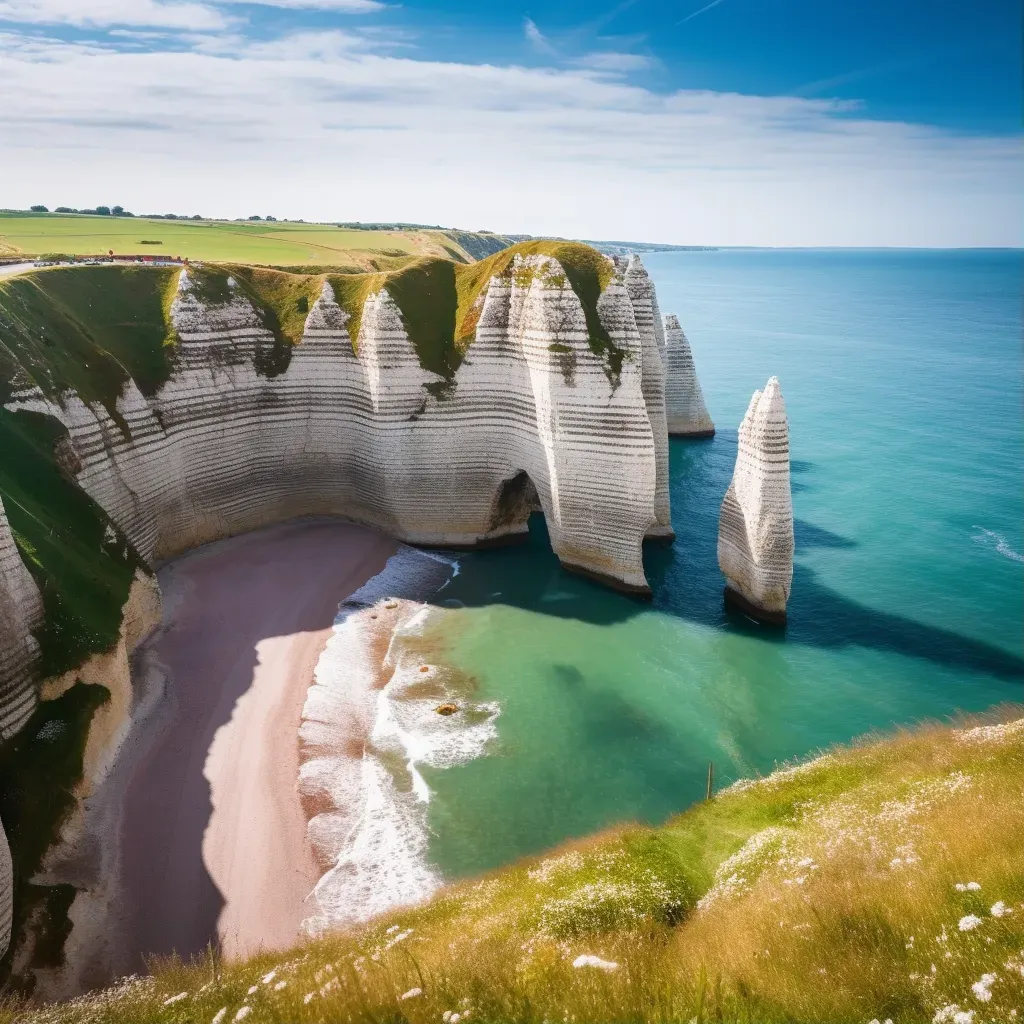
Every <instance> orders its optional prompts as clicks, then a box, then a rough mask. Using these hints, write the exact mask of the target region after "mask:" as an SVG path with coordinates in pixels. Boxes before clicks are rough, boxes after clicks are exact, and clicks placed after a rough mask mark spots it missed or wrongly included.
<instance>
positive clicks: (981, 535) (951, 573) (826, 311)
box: [424, 251, 1024, 876]
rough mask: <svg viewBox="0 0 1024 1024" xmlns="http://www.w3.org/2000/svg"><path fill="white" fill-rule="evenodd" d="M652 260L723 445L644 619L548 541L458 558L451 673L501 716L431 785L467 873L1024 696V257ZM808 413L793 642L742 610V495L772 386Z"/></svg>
mask: <svg viewBox="0 0 1024 1024" xmlns="http://www.w3.org/2000/svg"><path fill="white" fill-rule="evenodd" d="M645 262H646V264H647V266H648V268H649V270H650V271H651V274H652V276H653V277H654V279H655V282H656V284H657V287H658V294H659V299H660V302H661V307H662V310H663V312H677V313H678V314H679V316H680V319H681V321H682V323H683V326H684V329H685V330H686V332H687V335H688V337H689V338H690V341H691V344H692V347H693V350H694V355H695V359H696V362H697V370H698V374H699V376H700V379H701V382H702V385H703V388H704V393H705V397H706V399H707V404H708V407H709V409H710V411H711V415H712V417H713V418H714V420H715V422H716V425H717V427H718V431H719V432H718V435H717V436H716V437H715V438H714V440H712V441H691V442H685V441H673V442H672V444H671V478H672V481H671V488H672V518H673V523H674V526H675V530H676V533H677V540H676V543H675V545H674V546H672V547H671V548H668V549H665V548H659V547H656V546H652V547H650V549H649V550H648V553H647V557H646V564H647V571H648V575H649V577H650V579H651V583H652V585H653V587H654V590H655V595H654V600H653V602H652V603H651V604H646V605H645V604H640V603H637V602H635V601H633V600H631V599H629V598H624V597H621V596H619V595H616V594H613V593H610V592H608V591H606V590H604V589H602V588H600V587H598V586H596V585H594V584H591V583H589V582H587V581H584V580H581V579H578V578H576V577H574V576H570V575H568V574H566V573H564V572H562V571H561V570H560V569H559V567H558V564H557V561H556V560H555V559H554V557H553V556H552V554H551V553H550V550H549V549H548V547H547V540H546V536H545V534H544V528H543V524H542V523H541V522H537V523H534V524H532V525H533V534H532V539H531V544H530V545H529V547H528V548H526V549H515V550H505V551H495V552H481V553H478V554H473V555H468V556H465V557H461V558H460V562H461V572H460V575H459V576H458V577H457V578H456V579H455V580H454V581H453V582H452V583H451V584H449V585H448V586H447V587H446V588H445V590H444V591H443V592H442V593H441V594H439V595H438V598H439V599H440V598H444V599H445V600H446V603H448V604H449V605H451V604H454V603H458V602H461V603H462V604H464V605H465V606H466V607H465V608H463V609H461V610H460V611H459V612H458V614H457V616H455V617H454V618H450V620H449V621H450V642H451V651H452V660H453V661H454V662H455V663H456V664H458V665H459V666H460V667H461V668H463V669H465V670H467V671H469V672H471V673H473V674H474V675H475V676H476V677H477V678H478V680H479V683H480V699H483V700H498V701H500V702H501V704H502V708H503V712H502V715H501V717H500V718H499V720H498V732H499V738H498V741H497V743H496V744H495V745H494V747H493V748H492V752H491V755H490V756H488V757H484V758H481V759H479V760H476V761H473V762H471V763H468V764H465V765H462V766H459V767H456V768H452V769H449V770H446V771H430V770H425V772H424V774H425V775H427V777H428V782H429V784H430V786H431V788H432V789H433V791H434V796H433V799H432V802H431V805H430V825H431V828H432V830H433V837H432V840H431V858H432V859H433V860H434V862H435V863H436V864H437V865H438V866H439V867H440V868H441V870H442V871H443V872H444V873H445V874H446V875H448V876H458V875H462V874H466V873H472V872H477V871H480V870H483V869H486V868H488V867H491V866H494V865H497V864H501V863H505V862H508V861H510V860H513V859H515V858H516V857H518V856H521V855H523V854H526V853H530V852H533V851H536V850H539V849H542V848H544V847H547V846H550V845H552V844H554V843H557V842H559V841H560V840H562V839H564V838H566V837H569V836H577V835H582V834H584V833H587V832H590V831H593V830H595V829H597V828H600V827H601V826H603V825H606V824H609V823H612V822H615V821H621V820H624V819H633V818H638V819H642V820H645V821H651V822H657V821H661V820H663V819H664V818H666V817H667V816H668V815H670V814H671V813H673V812H675V811H678V810H681V809H683V808H685V807H686V806H687V805H688V804H690V803H692V802H693V801H694V800H696V799H699V798H700V797H701V796H702V795H703V791H704V785H705V776H706V771H707V764H708V761H709V760H712V761H713V762H714V764H715V770H716V774H717V779H718V781H720V782H721V783H723V784H724V783H726V782H728V781H729V780H731V779H733V778H735V777H737V776H739V775H743V774H748V773H750V772H755V771H759V772H765V771H768V770H770V769H771V768H772V766H773V764H774V763H776V762H777V761H780V760H785V759H787V758H791V757H794V756H798V755H804V754H806V753H808V752H809V751H812V750H814V749H816V748H819V747H822V746H827V745H829V744H831V743H834V742H837V741H845V740H848V739H850V738H852V737H854V736H857V735H860V734H862V733H864V732H866V731H868V730H870V729H873V728H887V727H890V726H891V725H893V724H894V723H908V722H913V721H916V720H920V719H922V718H935V717H942V716H946V715H950V714H952V713H954V712H956V711H958V710H963V711H976V710H980V709H984V708H987V707H990V706H991V705H993V704H997V703H999V702H1002V701H1021V700H1024V687H1022V679H1024V675H1022V669H1024V662H1022V661H1021V654H1022V634H1021V623H1022V617H1024V597H1022V594H1024V588H1022V582H1024V578H1022V577H1024V561H1022V556H1021V552H1024V538H1022V523H1024V492H1022V487H1021V468H1022V464H1024V459H1022V455H1024V438H1022V426H1021V402H1022V381H1021V351H1020V327H1021V324H1020V275H1021V254H1020V253H1019V252H1017V253H1005V252H1004V253H993V252H899V251H895V252H893V251H882V252H841V251H803V252H785V251H779V252H772V251H747V252H744V251H723V252H707V253H680V254H658V255H654V256H650V257H647V258H646V259H645ZM773 373H774V374H777V375H778V376H779V377H780V380H781V382H782V387H783V392H784V394H785V397H786V402H787V406H788V409H789V416H790V435H791V448H792V456H793V488H794V494H793V498H794V506H795V513H796V518H797V527H796V542H797V553H796V570H795V575H794V582H793V596H792V599H791V602H790V607H789V611H790V625H789V626H788V628H787V630H786V631H785V633H784V634H781V635H780V634H776V633H769V632H765V631H764V630H761V629H758V628H756V627H754V626H753V625H752V624H749V623H748V622H746V620H743V619H736V618H732V617H731V616H728V615H727V614H726V613H725V612H724V611H723V608H722V603H721V587H722V579H721V576H720V575H719V572H718V568H717V565H716V561H715V540H716V529H717V515H718V506H719V504H720V502H721V499H722V496H723V494H724V493H725V489H726V487H727V486H728V482H729V478H730V476H731V472H732V466H733V461H734V459H735V452H736V426H737V424H738V423H739V421H740V419H741V418H742V415H743V411H744V409H745V408H746V405H747V403H748V401H749V399H750V395H751V393H752V392H753V391H754V389H755V388H758V387H761V386H763V384H764V382H765V380H766V379H767V378H768V377H769V376H770V375H771V374H773Z"/></svg>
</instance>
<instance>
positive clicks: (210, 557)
mask: <svg viewBox="0 0 1024 1024" xmlns="http://www.w3.org/2000/svg"><path fill="white" fill-rule="evenodd" d="M395 548H396V545H395V543H394V542H393V541H392V540H390V539H388V538H387V537H384V536H383V535H381V534H379V533H376V532H375V531H373V530H369V529H366V528H363V527H359V526H356V525H353V524H350V523H345V522H341V521H336V520H329V519H312V520H296V521H293V522H289V523H284V524H280V525H278V526H273V527H269V528H267V529H263V530H259V531H256V532H254V533H251V534H246V535H245V536H242V537H236V538H232V539H230V540H227V541H221V542H218V543H216V544H211V545H207V546H206V547H203V548H200V549H197V550H196V551H194V552H192V553H190V554H188V555H186V556H184V557H183V558H181V559H178V560H176V561H175V562H173V563H171V564H169V565H167V566H165V567H164V568H163V569H162V570H161V571H160V574H159V578H160V584H161V588H162V590H163V593H164V603H165V612H164V621H163V625H162V627H161V630H160V631H159V633H158V634H157V635H156V636H155V637H154V639H153V640H152V641H150V644H149V649H148V650H147V652H146V655H147V657H148V658H149V659H150V660H151V661H152V662H154V663H156V664H158V665H159V666H160V670H161V671H162V672H163V673H164V675H165V677H166V696H165V698H164V705H165V707H164V709H163V710H162V712H161V714H160V715H159V716H158V717H159V719H160V721H159V722H158V723H157V724H155V725H154V729H155V730H158V734H157V735H156V736H155V737H154V738H153V740H152V742H151V743H150V744H149V745H148V749H147V751H146V753H145V754H144V756H142V757H141V758H139V760H138V763H137V765H136V766H135V768H134V770H133V771H132V775H131V778H130V780H129V781H128V783H127V787H126V789H127V791H126V795H125V801H124V807H123V815H122V818H121V827H120V837H121V854H122V855H121V865H120V868H121V870H120V872H119V874H120V901H119V902H120V903H121V912H120V913H119V914H118V917H119V918H120V921H119V922H118V924H119V926H120V927H119V930H123V940H124V942H125V943H126V945H127V947H128V948H127V949H126V950H125V952H126V953H127V954H128V959H129V960H134V961H135V964H136V968H135V969H138V968H140V967H141V966H142V964H141V961H142V958H143V957H144V956H146V955H151V954H169V953H171V952H172V951H173V952H177V953H178V954H179V955H181V956H184V957H188V956H190V955H193V954H197V953H200V952H202V951H203V950H204V949H205V948H206V947H207V945H208V944H210V943H212V944H213V945H214V946H219V947H220V949H221V950H222V952H223V953H224V954H225V955H226V956H229V957H234V956H243V955H246V954H249V953H252V952H254V951H256V950H258V949H261V948H264V949H275V948H282V947H287V946H289V945H291V944H292V943H294V942H295V941H297V940H298V939H299V937H300V934H299V926H300V924H301V922H302V920H303V919H304V918H305V917H306V915H307V908H306V906H305V900H306V897H307V896H308V894H309V893H310V891H311V890H312V888H313V887H314V885H315V884H316V882H317V880H318V878H319V876H320V874H321V870H320V869H318V866H317V864H316V862H315V860H314V857H313V853H312V850H311V848H310V845H309V842H308V840H307V837H306V817H305V815H304V814H303V810H302V806H301V804H300V801H299V797H298V794H297V791H296V781H297V778H298V772H299V752H298V730H299V723H300V718H301V710H302V706H303V702H304V700H305V698H306V693H307V690H308V688H309V686H310V684H311V683H312V681H313V672H314V668H315V666H316V663H317V660H318V658H319V656H320V652H321V650H322V649H323V646H324V644H325V642H326V640H327V638H328V637H329V636H330V634H331V627H332V623H333V621H334V617H335V614H336V612H337V609H338V605H339V603H340V602H341V601H342V600H343V599H344V598H345V597H346V596H348V595H349V594H351V593H353V592H354V591H356V590H357V589H358V588H359V587H360V586H361V585H362V584H364V583H365V582H366V581H367V580H368V579H369V578H371V577H372V576H374V575H375V574H376V573H378V572H379V571H380V570H381V569H382V568H383V567H384V565H385V563H386V561H387V559H388V557H389V556H390V555H391V554H392V553H393V552H394V551H395Z"/></svg>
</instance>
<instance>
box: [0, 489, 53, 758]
mask: <svg viewBox="0 0 1024 1024" xmlns="http://www.w3.org/2000/svg"><path fill="white" fill-rule="evenodd" d="M42 619H43V599H42V597H41V595H40V593H39V588H38V587H37V586H36V583H35V580H33V579H32V576H31V574H30V573H29V571H28V569H27V568H26V567H25V563H24V562H22V560H21V555H20V554H19V552H18V548H17V545H16V544H15V542H14V536H13V535H12V533H11V526H10V523H9V522H8V521H7V513H6V511H5V510H4V505H3V502H2V501H0V739H7V738H8V737H9V736H13V735H14V734H15V733H16V732H17V731H18V730H19V729H20V728H21V727H22V726H23V725H24V724H25V722H26V721H27V720H28V717H29V715H31V714H32V711H33V709H34V708H35V705H36V689H35V682H36V675H35V664H36V661H37V660H38V658H39V644H38V643H37V642H36V638H35V636H34V635H33V632H32V631H33V630H34V629H36V628H37V627H38V626H39V625H40V624H41V623H42Z"/></svg>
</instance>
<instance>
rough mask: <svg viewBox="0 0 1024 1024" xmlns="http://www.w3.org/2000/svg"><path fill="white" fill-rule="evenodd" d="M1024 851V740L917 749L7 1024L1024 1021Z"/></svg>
mask: <svg viewBox="0 0 1024 1024" xmlns="http://www.w3.org/2000/svg"><path fill="white" fill-rule="evenodd" d="M1017 713H1018V714H1019V710H1018V711H1017ZM1022 836H1024V719H1017V720H1016V721H1012V720H1011V721H1010V722H1009V724H1003V725H983V726H977V727H974V728H959V729H957V728H952V727H942V726H932V727H925V728H921V729H916V730H914V731H911V732H907V733H902V734H899V735H897V736H895V737H893V738H890V739H886V740H881V741H876V742H874V743H870V744H866V745H861V746H856V747H853V748H851V749H839V750H836V751H833V752H831V753H829V754H827V755H825V756H823V757H819V758H818V759H816V760H814V761H811V762H808V763H805V764H801V765H797V766H793V767H789V768H786V769H783V770H780V771H778V772H776V773H775V774H773V775H771V776H769V777H767V778H765V779H761V780H754V781H749V782H742V783H738V784H736V785H734V786H732V787H731V788H730V789H728V790H725V791H723V792H722V793H719V794H718V795H717V796H716V797H715V798H714V799H713V800H711V801H710V802H707V803H704V804H701V805H698V806H696V807H694V808H692V809H691V810H689V811H687V812H685V813H684V814H682V815H680V816H679V817H677V818H675V819H674V820H672V821H670V822H668V823H667V824H666V825H664V826H662V827H660V828H645V827H641V826H624V827H620V828H618V829H615V830H611V831H608V832H605V833H603V834H600V835H597V836H594V837H592V838H590V839H587V840H583V841H579V842H573V843H569V844H567V845H565V846H563V847H562V848H560V849H559V850H556V851H554V852H553V853H551V854H549V855H548V856H546V857H542V858H538V859H534V860H530V861H526V862H523V863H521V864H517V865H514V866H512V867H510V868H507V869H504V870H502V871H498V872H495V873H493V874H491V875H488V876H485V877H483V878H481V879H478V880H474V881H470V882H465V883H462V884H459V885H456V886H452V887H450V888H448V889H446V890H443V891H442V892H441V893H439V894H438V895H437V896H436V897H435V898H434V899H433V900H432V901H431V902H429V903H428V904H426V905H424V906H421V907H418V908H414V909H409V910H405V911H396V912H394V913H392V914H389V915H387V916H385V917H383V918H381V919H379V920H377V921H374V922H371V923H370V924H369V925H366V926H364V927H363V928H361V929H358V930H355V931H352V932H351V933H348V934H339V935H334V936H329V937H325V938H322V939H319V940H316V941H311V942H309V943H307V944H306V945H302V946H298V947H296V948H295V949H294V950H291V951H289V952H287V953H283V954H276V955H264V956H261V957H257V958H255V959H253V960H250V961H247V962H239V963H228V964H225V963H220V962H218V961H217V960H216V959H215V958H212V957H211V958H209V959H207V960H205V961H203V962H199V963H195V964H191V965H183V964H180V963H173V962H171V963H163V964H157V965H154V966H155V970H154V974H153V976H152V977H149V978H145V979H133V980H129V981H127V982H124V983H122V984H121V985H120V986H118V987H116V988H113V989H110V990H108V991H106V992H102V993H98V994H95V995H93V996H90V997H87V998H85V999H82V1000H79V1001H76V1002H74V1003H70V1004H64V1005H59V1006H53V1007H50V1008H47V1009H43V1010H40V1011H34V1012H33V1011H27V1012H24V1013H22V1014H20V1015H19V1014H18V1013H17V1011H15V1010H13V1009H11V1010H10V1011H8V1015H7V1020H8V1021H9V1020H15V1019H16V1020H19V1021H24V1022H25V1024H47V1022H62V1024H63V1022H68V1024H86V1022H89V1024H127V1022H132V1024H150V1022H152V1024H155V1022H178V1024H185V1022H203V1024H207V1022H209V1024H222V1022H230V1021H242V1020H246V1021H249V1022H250V1024H257V1022H258V1024H270V1022H274V1024H277V1022H284V1021H288V1022H294V1024H298V1022H324V1024H326V1022H337V1021H368V1022H377V1024H383V1022H385V1021H387V1022H390V1024H398V1022H406V1024H419V1022H424V1024H425V1022H428V1021H430V1022H435V1021H444V1022H448V1024H459V1022H460V1021H494V1022H498V1021H501V1022H512V1021H524V1022H525V1021H531V1022H534V1021H535V1022H538V1024H539V1022H542V1021H551V1022H555V1021H558V1022H561V1021H575V1022H598V1021H602V1022H603V1021H665V1022H668V1021H679V1022H692V1021H697V1022H705V1021H723V1022H733V1021H735V1022H740V1021H742V1022H749V1024H772V1022H783V1021H786V1022H794V1024H796V1022H815V1024H819V1022H820V1024H825V1022H828V1024H842V1022H860V1024H868V1022H870V1021H875V1020H877V1021H886V1020H891V1021H892V1022H893V1024H905V1022H906V1024H909V1022H925V1021H928V1022H935V1024H943V1022H950V1024H988V1022H1009V1021H1013V1020H1016V1019H1018V1016H1019V1014H1020V1013H1024V852H1022V848H1021V837H1022ZM0 1019H3V1018H2V1015H0Z"/></svg>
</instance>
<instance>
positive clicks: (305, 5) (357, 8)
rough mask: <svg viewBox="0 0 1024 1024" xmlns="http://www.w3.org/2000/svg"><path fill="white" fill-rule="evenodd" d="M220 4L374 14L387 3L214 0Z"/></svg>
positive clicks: (360, 0)
mask: <svg viewBox="0 0 1024 1024" xmlns="http://www.w3.org/2000/svg"><path fill="white" fill-rule="evenodd" d="M213 2H214V3H219V4H252V5H253V6H254V7H285V8H287V9H288V10H321V11H342V12H344V13H346V14H373V13H374V12H375V11H382V10H384V8H385V7H387V6H388V5H387V4H384V3H381V2H380V0H213Z"/></svg>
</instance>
